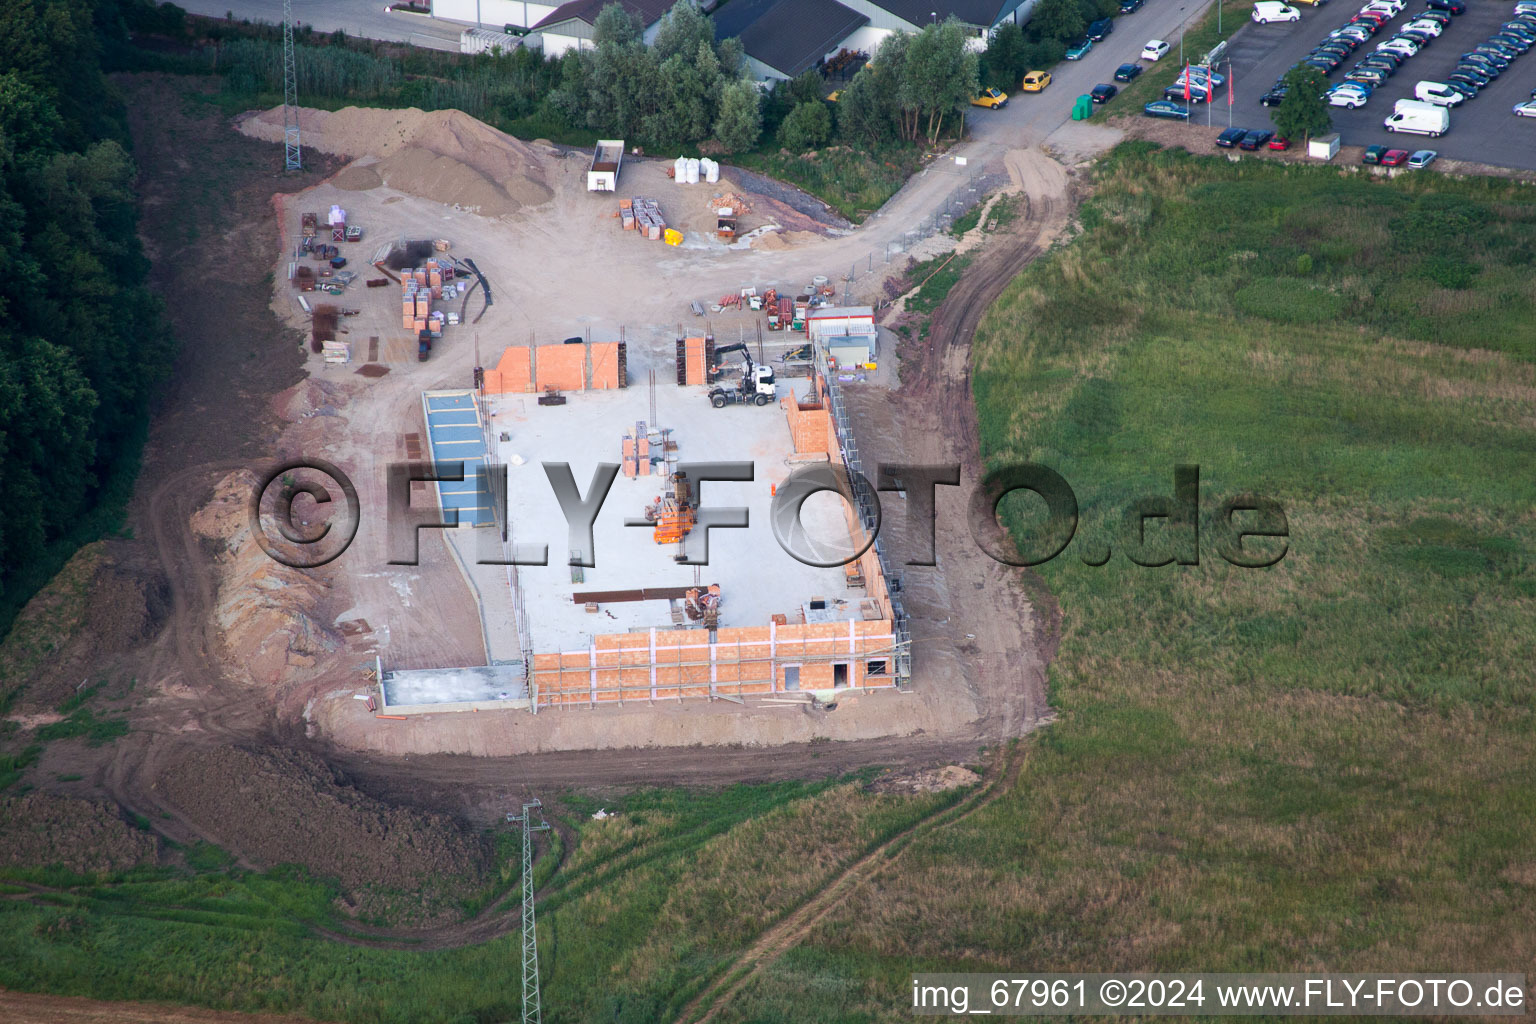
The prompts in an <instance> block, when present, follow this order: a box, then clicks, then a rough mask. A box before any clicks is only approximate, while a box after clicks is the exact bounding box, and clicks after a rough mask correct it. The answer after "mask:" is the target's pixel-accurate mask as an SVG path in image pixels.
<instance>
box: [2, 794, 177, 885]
mask: <svg viewBox="0 0 1536 1024" xmlns="http://www.w3.org/2000/svg"><path fill="white" fill-rule="evenodd" d="M158 848H159V844H158V843H157V842H156V840H155V837H154V836H153V835H151V834H150V833H148V832H144V831H141V830H139V829H137V828H134V827H133V826H132V825H130V824H128V823H127V822H126V821H124V820H123V819H122V818H121V816H119V814H118V810H117V808H116V807H115V806H113V805H112V804H108V803H98V802H95V801H92V800H78V799H75V798H74V797H67V796H54V795H52V794H48V793H28V794H27V795H26V796H22V797H11V798H0V864H22V865H26V866H28V867H38V866H41V865H44V864H62V865H64V866H65V867H67V868H69V869H70V870H71V871H75V872H78V873H80V874H93V873H98V872H99V873H107V872H111V871H125V870H127V869H128V868H131V867H136V866H138V865H140V864H147V863H153V862H154V860H155V857H156V854H157V852H158Z"/></svg>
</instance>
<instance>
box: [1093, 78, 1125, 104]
mask: <svg viewBox="0 0 1536 1024" xmlns="http://www.w3.org/2000/svg"><path fill="white" fill-rule="evenodd" d="M1119 91H1120V87H1119V86H1117V85H1110V84H1109V83H1108V82H1100V83H1099V84H1098V85H1096V86H1094V87H1093V88H1092V89H1090V90H1088V95H1089V96H1091V97H1093V102H1095V103H1100V104H1102V103H1108V102H1109V101H1110V100H1112V99H1114V98H1115V93H1117V92H1119Z"/></svg>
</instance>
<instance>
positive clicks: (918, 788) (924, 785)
mask: <svg viewBox="0 0 1536 1024" xmlns="http://www.w3.org/2000/svg"><path fill="white" fill-rule="evenodd" d="M980 781H981V776H980V775H977V774H976V773H975V772H973V771H971V770H970V769H969V768H965V767H962V766H960V765H958V764H947V765H945V766H944V767H943V768H924V769H922V770H921V771H915V772H906V773H903V774H899V775H884V776H881V777H880V778H878V779H876V780H875V781H874V782H873V783H871V784H870V787H869V788H870V789H871V790H872V791H874V792H876V793H942V792H944V791H946V790H951V789H959V788H960V787H961V786H974V785H976V783H978V782H980Z"/></svg>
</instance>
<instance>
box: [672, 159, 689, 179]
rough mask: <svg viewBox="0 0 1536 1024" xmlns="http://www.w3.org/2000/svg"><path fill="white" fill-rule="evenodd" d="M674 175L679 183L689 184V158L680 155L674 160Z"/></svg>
mask: <svg viewBox="0 0 1536 1024" xmlns="http://www.w3.org/2000/svg"><path fill="white" fill-rule="evenodd" d="M672 177H673V179H674V180H675V181H676V182H677V183H678V184H679V185H686V184H688V158H687V157H685V156H680V157H678V158H677V159H676V160H674V161H672Z"/></svg>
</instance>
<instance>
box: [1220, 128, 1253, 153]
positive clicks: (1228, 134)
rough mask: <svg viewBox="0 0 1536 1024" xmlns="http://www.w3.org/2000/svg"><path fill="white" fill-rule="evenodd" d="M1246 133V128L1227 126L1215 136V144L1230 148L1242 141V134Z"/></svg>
mask: <svg viewBox="0 0 1536 1024" xmlns="http://www.w3.org/2000/svg"><path fill="white" fill-rule="evenodd" d="M1247 134H1248V129H1247V128H1228V129H1226V130H1225V131H1223V132H1222V133H1221V134H1220V135H1218V136H1216V145H1218V146H1220V147H1221V148H1222V149H1231V148H1232V147H1233V146H1235V145H1237V144H1238V143H1239V142H1242V141H1243V136H1245V135H1247Z"/></svg>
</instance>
